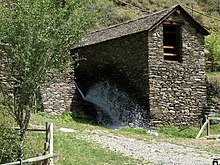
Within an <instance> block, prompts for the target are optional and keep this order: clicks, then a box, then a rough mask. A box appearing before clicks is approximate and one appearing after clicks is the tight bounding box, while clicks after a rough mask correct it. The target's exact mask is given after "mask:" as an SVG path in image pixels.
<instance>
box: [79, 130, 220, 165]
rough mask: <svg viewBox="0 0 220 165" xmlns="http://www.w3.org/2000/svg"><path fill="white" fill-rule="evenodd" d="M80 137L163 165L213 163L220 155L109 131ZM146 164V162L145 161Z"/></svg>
mask: <svg viewBox="0 0 220 165" xmlns="http://www.w3.org/2000/svg"><path fill="white" fill-rule="evenodd" d="M80 138H83V139H87V140H88V141H94V142H96V143H99V144H101V145H102V146H103V147H106V148H109V149H110V150H112V151H115V152H119V153H122V154H124V155H127V156H131V157H134V158H138V159H142V160H147V161H150V162H152V163H150V164H162V165H211V164H212V160H213V158H218V157H219V155H217V154H213V153H211V152H207V151H202V150H199V149H195V148H192V147H186V146H181V145H176V144H171V143H168V142H158V141H156V140H155V139H152V140H147V141H146V140H137V139H133V138H128V137H125V136H122V135H120V136H118V135H114V134H112V133H109V132H107V131H106V132H105V131H100V130H92V131H85V132H84V134H83V136H81V137H80ZM143 164H145V163H143Z"/></svg>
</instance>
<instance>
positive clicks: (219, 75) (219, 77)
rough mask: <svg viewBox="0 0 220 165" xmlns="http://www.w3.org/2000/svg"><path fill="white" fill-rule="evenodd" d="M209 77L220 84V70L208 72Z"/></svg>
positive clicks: (212, 81) (210, 80)
mask: <svg viewBox="0 0 220 165" xmlns="http://www.w3.org/2000/svg"><path fill="white" fill-rule="evenodd" d="M207 78H208V80H209V82H211V83H217V84H220V72H209V73H207Z"/></svg>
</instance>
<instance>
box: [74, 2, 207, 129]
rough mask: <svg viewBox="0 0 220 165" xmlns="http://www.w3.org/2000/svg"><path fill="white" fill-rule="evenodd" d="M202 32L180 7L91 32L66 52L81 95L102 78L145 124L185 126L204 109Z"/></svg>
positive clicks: (204, 87)
mask: <svg viewBox="0 0 220 165" xmlns="http://www.w3.org/2000/svg"><path fill="white" fill-rule="evenodd" d="M205 35H209V32H208V31H207V30H206V29H204V28H203V27H202V26H201V25H200V24H199V23H198V22H197V21H196V20H195V19H194V18H193V17H192V16H190V15H189V14H188V13H187V12H186V11H185V10H184V9H183V8H182V7H181V6H180V5H176V6H173V7H171V8H168V9H165V10H163V11H159V12H156V13H153V14H150V15H147V16H145V17H142V18H139V19H136V20H131V21H128V22H125V23H121V24H117V25H114V26H111V27H108V28H105V29H101V30H97V31H94V32H92V33H91V34H90V35H89V36H87V38H86V39H85V40H84V42H83V43H81V44H80V45H77V46H75V47H74V48H73V49H72V50H71V51H72V53H73V54H75V53H77V54H78V56H79V57H80V58H82V59H86V60H82V61H81V62H80V64H79V67H78V68H77V70H76V71H75V76H76V79H77V81H78V82H79V84H80V85H81V87H82V89H83V90H84V92H86V91H87V90H88V89H89V87H90V86H91V84H94V83H96V82H98V81H100V80H101V79H103V77H105V78H107V79H109V80H111V81H113V82H114V83H116V84H118V85H119V86H121V87H122V88H123V90H125V91H126V92H127V93H129V95H130V97H133V98H135V99H136V100H137V102H138V104H139V105H141V107H143V109H144V111H145V112H146V113H145V115H146V118H150V119H152V120H153V121H154V122H160V123H163V124H176V125H188V124H190V123H193V122H195V121H197V120H198V118H199V117H201V113H202V111H203V108H204V106H205V104H206V81H205V79H206V76H205V56H204V36H205Z"/></svg>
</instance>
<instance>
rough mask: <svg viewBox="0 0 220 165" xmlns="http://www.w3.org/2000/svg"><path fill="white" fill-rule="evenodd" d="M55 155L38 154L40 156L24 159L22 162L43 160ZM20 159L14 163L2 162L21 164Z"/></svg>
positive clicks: (11, 164)
mask: <svg viewBox="0 0 220 165" xmlns="http://www.w3.org/2000/svg"><path fill="white" fill-rule="evenodd" d="M51 157H53V155H52V154H47V155H43V156H38V157H34V158H29V159H26V160H23V161H22V163H23V164H24V163H33V162H38V161H42V160H46V159H49V158H51ZM19 164H20V161H17V162H12V163H6V164H1V165H19Z"/></svg>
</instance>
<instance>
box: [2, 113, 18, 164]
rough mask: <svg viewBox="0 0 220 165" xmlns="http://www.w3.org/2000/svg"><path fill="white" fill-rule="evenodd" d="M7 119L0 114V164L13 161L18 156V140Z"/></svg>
mask: <svg viewBox="0 0 220 165" xmlns="http://www.w3.org/2000/svg"><path fill="white" fill-rule="evenodd" d="M0 113H2V112H1V109H0ZM7 117H8V116H7V115H6V116H5V115H4V116H3V115H2V114H0V132H1V136H0V164H1V163H8V162H12V161H15V160H16V158H17V154H18V143H19V141H18V139H19V138H18V135H17V134H16V132H15V131H14V130H13V129H11V128H10V127H11V123H10V121H9V120H8V119H7Z"/></svg>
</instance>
